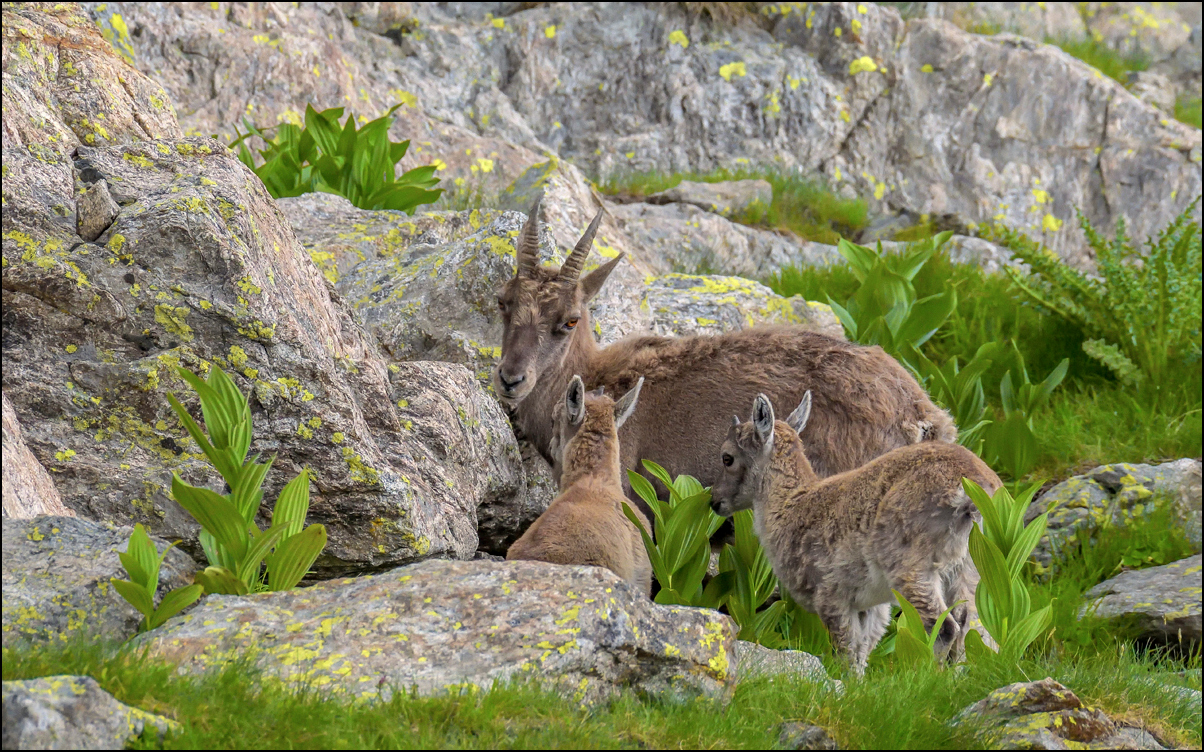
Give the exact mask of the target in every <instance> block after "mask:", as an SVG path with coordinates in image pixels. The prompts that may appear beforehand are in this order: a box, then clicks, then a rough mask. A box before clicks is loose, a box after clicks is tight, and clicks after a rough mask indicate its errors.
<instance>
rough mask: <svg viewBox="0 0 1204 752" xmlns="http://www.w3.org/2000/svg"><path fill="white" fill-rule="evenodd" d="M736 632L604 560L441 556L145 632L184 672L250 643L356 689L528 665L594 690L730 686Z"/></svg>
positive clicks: (292, 676) (457, 684)
mask: <svg viewBox="0 0 1204 752" xmlns="http://www.w3.org/2000/svg"><path fill="white" fill-rule="evenodd" d="M735 635H736V629H735V626H734V624H733V623H732V622H731V620H729V619H728V617H726V616H724V615H722V614H720V613H718V612H716V611H710V610H706V609H692V608H684V607H669V606H660V605H657V604H654V603H652V602H651V601H650V600H648V599H647V598H646V597H644V595H643V594H642V593H639V592H638V591H637V590H635V589H633V588H631V587H629V586H628V585H627V584H626V583H625V582H623V581H622V580H621V579H619V577H618V576H616V575H615V574H614V573H613V572H610V571H609V570H606V569H602V568H598V567H565V566H557V565H553V564H545V563H541V562H526V561H521V562H520V561H516V562H493V561H487V560H481V561H473V562H458V561H439V560H432V561H425V562H422V563H419V564H414V565H411V566H408V567H402V568H399V569H394V570H391V571H389V572H384V573H381V574H376V575H370V576H363V577H356V578H354V579H345V580H335V581H327V582H322V583H319V584H317V585H315V586H313V587H309V588H303V589H300V590H293V591H289V592H282V593H264V594H260V595H252V596H245V597H234V596H210V597H209V598H207V599H206V600H205V602H204V603H202V604H201V605H200V606H198V607H197V609H196V610H194V611H193V612H192V613H190V614H187V615H185V616H183V617H178V618H175V619H172V620H170V621H168V622H167V624H165V625H164V626H163V627H161V628H160V629H157V630H155V631H154V632H152V633H149V634H147V635H144V636H143V637H141V638H140V642H139V644H140V645H141V646H143V647H145V648H146V649H147V650H149V652H150V655H151V656H153V657H155V658H157V659H163V660H167V661H170V662H172V663H178V664H179V665H180V667H181V670H183V671H188V672H195V671H201V670H204V669H206V668H211V667H214V666H216V665H219V664H221V663H222V662H224V661H227V660H229V659H231V658H232V657H234V656H236V655H246V656H248V657H250V658H252V659H253V660H256V661H257V662H258V664H259V665H260V666H261V667H262V668H263V669H264V671H265V672H267V673H268V674H271V675H276V676H280V677H282V678H285V679H288V680H292V681H296V682H299V683H301V684H306V685H310V686H314V687H321V688H322V689H323V690H325V691H329V692H332V693H335V694H340V695H344V696H347V697H352V698H359V699H374V698H378V697H379V698H386V699H387V698H388V697H389V696H391V695H392V693H393V692H395V691H402V692H404V691H408V690H410V689H411V688H416V689H417V691H418V692H419V693H421V694H437V693H444V692H452V693H459V692H461V691H469V690H471V689H474V688H479V689H488V688H489V687H491V686H492V685H493V683H494V682H495V681H503V682H504V681H506V680H508V679H519V680H521V679H526V678H531V679H534V680H536V681H538V682H541V683H544V684H546V685H548V686H551V687H555V688H556V689H558V690H559V691H561V692H563V693H565V694H567V695H569V696H571V697H573V698H574V699H575V700H578V701H581V702H594V701H597V700H602V699H606V698H609V697H612V696H614V695H615V694H616V693H618V692H619V691H636V692H639V693H642V694H647V695H651V696H654V697H659V698H663V699H688V698H691V697H697V696H710V697H718V698H721V699H725V698H726V697H727V696H728V695H729V693H730V690H731V688H732V687H733V686H734V683H735V680H736V665H735V655H734V653H733V643H734V642H735Z"/></svg>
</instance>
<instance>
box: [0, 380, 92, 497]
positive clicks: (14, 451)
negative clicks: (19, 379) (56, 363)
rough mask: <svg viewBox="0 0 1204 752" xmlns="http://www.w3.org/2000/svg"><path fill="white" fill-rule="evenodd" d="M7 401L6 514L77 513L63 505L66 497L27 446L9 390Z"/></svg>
mask: <svg viewBox="0 0 1204 752" xmlns="http://www.w3.org/2000/svg"><path fill="white" fill-rule="evenodd" d="M3 402H4V516H5V517H18V518H28V517H37V516H38V515H39V514H49V515H56V516H62V517H74V516H75V513H74V512H72V511H71V510H70V509H68V508H67V507H65V506H63V500H62V499H61V498H60V497H59V492H58V489H57V488H55V487H54V481H52V480H51V479H50V476H49V475H48V474H47V473H46V468H44V467H42V463H40V462H38V458H37V457H34V456H33V452H31V451H29V447H27V446H25V439H24V438H22V436H21V424H20V422H18V421H17V414H16V413H15V412H13V408H12V405H10V404H8V394H4V395H3Z"/></svg>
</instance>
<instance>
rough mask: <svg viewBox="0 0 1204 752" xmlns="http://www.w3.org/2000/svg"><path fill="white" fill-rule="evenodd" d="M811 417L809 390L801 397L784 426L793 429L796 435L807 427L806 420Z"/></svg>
mask: <svg viewBox="0 0 1204 752" xmlns="http://www.w3.org/2000/svg"><path fill="white" fill-rule="evenodd" d="M810 417H811V390H810V389H808V390H807V393H806V394H804V395H803V399H802V401H801V402H799V403H798V407H796V408H794V412H792V413H790V417H788V418H786V425H788V426H790V427H791V428H793V429H794V430H795V431H796V432H797V433H802V432H803V429H804V428H806V427H807V419H808V418H810Z"/></svg>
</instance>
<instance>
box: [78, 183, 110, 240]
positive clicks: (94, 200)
mask: <svg viewBox="0 0 1204 752" xmlns="http://www.w3.org/2000/svg"><path fill="white" fill-rule="evenodd" d="M120 213H121V207H119V206H118V205H117V202H116V201H114V200H113V197H112V195H110V194H109V184H108V183H107V182H105V181H104V180H97V181H96V182H95V183H93V184H92V185H90V186H88V187H87V188H86V189H84V192H83V193H81V194H80V196H79V198H77V199H76V200H75V221H76V228H77V229H76V231H77V232H78V233H79V236H80V237H81V238H82V239H84V240H86V241H88V242H89V243H91V242H92V241H93V240H96V239H97V238H99V237H100V235H101V233H103V232H104V231H105V230H107V229H109V225H111V224H113V220H114V219H116V218H117V215H118V214H120Z"/></svg>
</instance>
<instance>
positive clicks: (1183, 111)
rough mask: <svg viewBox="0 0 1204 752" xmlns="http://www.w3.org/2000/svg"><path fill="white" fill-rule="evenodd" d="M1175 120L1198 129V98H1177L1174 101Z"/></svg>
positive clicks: (1184, 96)
mask: <svg viewBox="0 0 1204 752" xmlns="http://www.w3.org/2000/svg"><path fill="white" fill-rule="evenodd" d="M1175 120H1178V121H1179V122H1181V123H1187V124H1188V125H1190V126H1193V127H1195V128H1199V127H1200V97H1193V96H1188V95H1185V94H1180V95H1179V98H1178V99H1176V100H1175Z"/></svg>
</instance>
